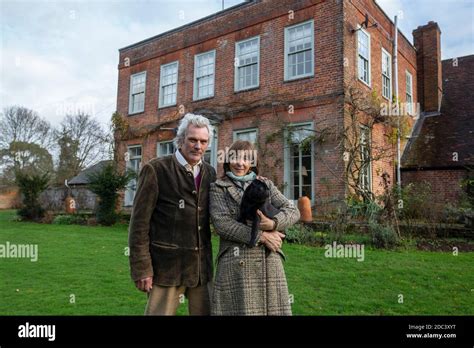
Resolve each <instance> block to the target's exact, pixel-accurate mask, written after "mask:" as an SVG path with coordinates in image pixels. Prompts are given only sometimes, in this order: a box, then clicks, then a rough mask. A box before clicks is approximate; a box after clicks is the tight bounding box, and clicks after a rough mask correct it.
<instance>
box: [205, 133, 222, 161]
mask: <svg viewBox="0 0 474 348" xmlns="http://www.w3.org/2000/svg"><path fill="white" fill-rule="evenodd" d="M218 130H219V128H218V127H217V125H211V127H210V134H209V145H208V147H207V150H206V152H205V153H204V161H205V162H206V163H209V164H210V165H211V166H213V167H214V168H215V169H217V138H218Z"/></svg>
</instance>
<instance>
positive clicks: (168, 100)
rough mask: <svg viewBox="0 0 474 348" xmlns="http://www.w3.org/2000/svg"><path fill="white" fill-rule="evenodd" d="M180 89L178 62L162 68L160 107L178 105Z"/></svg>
mask: <svg viewBox="0 0 474 348" xmlns="http://www.w3.org/2000/svg"><path fill="white" fill-rule="evenodd" d="M177 89H178V62H173V63H169V64H166V65H162V66H161V73H160V107H165V106H170V105H176V95H177Z"/></svg>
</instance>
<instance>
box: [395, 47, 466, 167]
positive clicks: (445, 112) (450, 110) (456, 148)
mask: <svg viewBox="0 0 474 348" xmlns="http://www.w3.org/2000/svg"><path fill="white" fill-rule="evenodd" d="M456 59H457V60H456ZM456 63H457V64H456ZM456 65H457V66H456ZM442 76H443V98H442V101H441V112H440V114H438V115H436V116H429V117H427V116H424V117H423V116H422V117H420V119H419V120H418V122H417V123H419V124H417V125H416V128H418V129H419V132H415V133H417V134H414V137H413V139H412V140H411V141H410V142H409V143H408V144H407V147H406V150H405V152H404V154H403V157H402V168H404V169H410V168H454V167H466V166H473V165H474V79H473V78H472V76H474V55H470V56H465V57H460V58H453V59H446V60H443V61H442Z"/></svg>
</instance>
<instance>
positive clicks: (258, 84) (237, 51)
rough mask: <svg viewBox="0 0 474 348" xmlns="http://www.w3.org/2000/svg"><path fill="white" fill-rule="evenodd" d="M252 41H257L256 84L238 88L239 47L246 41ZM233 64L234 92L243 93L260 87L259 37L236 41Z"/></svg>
mask: <svg viewBox="0 0 474 348" xmlns="http://www.w3.org/2000/svg"><path fill="white" fill-rule="evenodd" d="M253 40H257V63H256V64H257V84H255V85H250V86H245V87H243V88H239V71H240V70H239V69H240V68H242V66H241V65H240V46H239V45H241V44H243V43H246V42H248V41H253ZM234 62H235V64H234V92H239V91H245V90H248V89H252V88H258V87H260V36H259V35H257V36H253V37H251V38H248V39H245V40H241V41H237V42H236V43H235V57H234ZM253 64H254V63H252V64H247V65H245V66H248V65H253Z"/></svg>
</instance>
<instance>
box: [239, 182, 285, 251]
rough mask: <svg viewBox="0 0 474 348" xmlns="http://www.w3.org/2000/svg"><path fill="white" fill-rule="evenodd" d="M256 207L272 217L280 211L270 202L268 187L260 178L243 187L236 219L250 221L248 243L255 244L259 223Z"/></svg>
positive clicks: (244, 221)
mask: <svg viewBox="0 0 474 348" xmlns="http://www.w3.org/2000/svg"><path fill="white" fill-rule="evenodd" d="M257 209H260V211H261V212H262V213H263V215H265V216H266V217H268V218H270V219H273V218H274V217H275V215H276V214H278V213H279V212H280V210H279V209H277V208H275V207H274V206H273V205H272V204H271V203H270V189H269V188H268V186H267V184H265V183H264V182H263V181H261V180H258V179H256V180H254V181H252V183H251V184H250V185H249V186H248V187H247V188H246V189H245V192H244V194H243V196H242V202H241V203H240V216H239V219H238V221H239V222H242V223H247V220H251V221H252V234H251V238H250V245H251V246H254V245H255V239H256V238H257V231H258V226H259V224H260V216H259V215H258V214H257Z"/></svg>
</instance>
